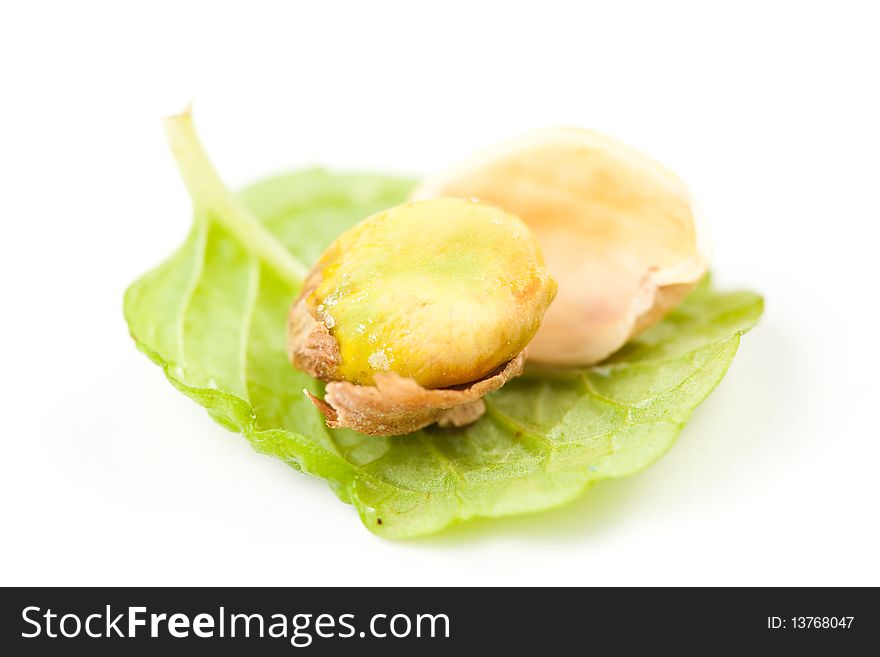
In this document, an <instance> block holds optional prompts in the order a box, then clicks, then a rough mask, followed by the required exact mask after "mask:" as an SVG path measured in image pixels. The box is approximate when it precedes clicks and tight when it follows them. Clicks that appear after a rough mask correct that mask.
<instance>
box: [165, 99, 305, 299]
mask: <svg viewBox="0 0 880 657" xmlns="http://www.w3.org/2000/svg"><path fill="white" fill-rule="evenodd" d="M163 123H164V126H165V137H166V138H167V140H168V144H169V146H171V152H172V153H173V154H174V159H175V160H176V161H177V167H178V169H179V170H180V175H181V176H182V177H183V181H184V183H185V184H186V188H187V190H188V191H189V195H190V197H192V201H193V206H194V208H195V212H196V215H197V216H198V215H199V213H200V211H201V212H204V213H206V214H207V216H208V217H210V218H211V219H213V220H215V221H217V223H219V224H220V225H221V226H223V228H225V229H226V230H227V231H229V232H230V233H232V235H234V236H235V237H236V238H237V239H238V240H239V241H240V242H241V244H242V246H244V247H245V249H247V250H248V252H250V254H251V255H252V256H254V257H255V258H258V259H259V260H262V261H263V262H264V263H266V264H267V265H268V266H269V267H271V268H272V270H273V271H274V272H275V273H276V274H278V275H279V276H280V277H281V278H282V279H284V280H285V281H287V282H288V283H290V284H291V285H292V286H294V287H297V286H299V285H301V284H302V282H303V280H304V279H305V277H306V274H307V273H308V267H306V265H304V264H303V263H302V262H300V261H299V260H298V259H297V258H296V257H295V256H294V255H293V254H292V253H290V251H288V250H287V249H286V248H285V246H284V245H283V244H282V243H281V242H279V241H278V238H276V237H275V236H274V235H273V234H272V233H271V232H269V230H267V229H266V227H265V226H264V225H263V223H262V222H261V221H260V220H259V219H258V218H257V217H255V216H254V214H253V213H252V212H251V211H250V210H249V209H248V208H247V206H245V204H244V203H242V202H241V200H240V199H239V198H238V197H237V196H236V195H235V194H233V193H232V192H231V191H230V190H229V188H228V187H226V185H225V184H224V183H223V181H222V180H221V179H220V175H219V174H218V173H217V170H216V169H215V168H214V165H213V164H211V160H210V159H209V158H208V154H207V153H206V152H205V149H204V147H203V146H202V143H201V141H200V140H199V136H198V134H197V133H196V129H195V125H194V124H193V120H192V112H191V110H190V108H189V107H187V109H186V110H184V111H183V112H181V113H180V114H175V115H173V116H169V117H166V118H165V119H164V120H163Z"/></svg>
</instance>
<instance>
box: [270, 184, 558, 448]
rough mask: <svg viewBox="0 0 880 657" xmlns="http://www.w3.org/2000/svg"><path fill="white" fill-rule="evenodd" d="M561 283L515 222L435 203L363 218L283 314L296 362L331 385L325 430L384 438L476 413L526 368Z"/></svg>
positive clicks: (461, 205) (484, 209)
mask: <svg viewBox="0 0 880 657" xmlns="http://www.w3.org/2000/svg"><path fill="white" fill-rule="evenodd" d="M555 292H556V283H555V282H554V281H553V279H552V278H551V277H550V275H549V273H548V272H547V270H546V269H545V267H544V263H543V259H542V257H541V253H540V250H539V248H538V245H537V242H536V240H535V238H534V236H533V235H532V232H531V231H530V230H529V229H528V227H527V226H526V225H525V224H524V223H523V222H522V221H521V220H520V219H519V218H517V217H516V216H514V215H512V214H510V213H508V212H505V211H504V210H502V209H501V208H499V207H497V206H495V205H491V204H488V203H483V202H478V201H473V200H463V199H456V198H437V199H432V200H429V201H420V202H413V203H407V204H404V205H402V206H398V207H396V208H391V209H389V210H385V211H383V212H380V213H378V214H376V215H373V216H372V217H369V218H367V219H365V220H364V221H362V222H361V223H359V224H358V225H356V226H354V227H353V228H351V229H350V230H348V231H346V232H345V233H343V234H342V235H341V236H340V237H339V238H337V240H336V241H335V242H334V243H333V244H331V245H330V247H329V248H328V249H327V250H326V251H325V253H324V254H323V255H322V256H321V258H320V259H319V260H318V262H317V263H316V264H315V266H314V267H313V269H312V270H311V272H310V273H309V275H308V277H307V279H306V282H305V284H304V286H303V289H302V292H301V293H300V296H299V298H297V300H296V301H295V302H294V304H293V306H292V308H291V311H290V315H289V318H288V333H287V335H288V340H287V342H288V352H289V357H290V360H291V362H292V363H293V364H294V365H295V366H296V367H298V368H299V369H301V370H303V371H305V372H308V373H309V374H311V375H312V376H315V377H317V378H320V379H322V380H324V381H328V382H330V383H328V385H327V392H326V395H325V398H324V400H318V399H317V398H315V397H314V396H311V395H310V398H311V399H312V401H313V402H315V404H316V405H317V406H318V408H319V409H321V411H322V412H323V413H324V415H325V417H326V418H327V421H328V424H329V425H330V426H344V427H350V428H353V429H356V430H358V431H361V432H363V433H372V434H381V435H391V434H399V433H406V432H409V431H413V430H415V429H417V428H419V427H422V426H425V425H427V424H431V423H432V422H441V423H449V424H455V425H461V424H466V423H467V422H470V421H473V420H475V419H476V418H477V417H479V415H480V414H482V412H483V405H482V402H480V398H481V397H482V396H483V395H484V394H486V393H487V392H489V391H491V390H494V389H497V388H499V387H501V386H502V385H503V384H504V383H505V382H506V381H507V380H508V379H509V378H510V377H512V376H516V375H517V374H519V372H520V371H521V370H522V361H523V356H522V352H523V350H524V349H525V346H526V345H527V344H528V343H529V341H530V340H531V339H532V337H533V336H534V335H535V333H536V332H537V330H538V328H539V327H540V324H541V320H542V318H543V316H544V313H545V311H546V310H547V307H548V306H549V305H550V302H551V301H552V300H553V296H554V294H555Z"/></svg>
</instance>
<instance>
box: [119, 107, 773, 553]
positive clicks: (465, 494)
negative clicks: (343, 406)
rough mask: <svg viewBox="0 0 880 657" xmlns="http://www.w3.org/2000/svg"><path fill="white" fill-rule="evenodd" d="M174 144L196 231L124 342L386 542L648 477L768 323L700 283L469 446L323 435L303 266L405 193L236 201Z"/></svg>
mask: <svg viewBox="0 0 880 657" xmlns="http://www.w3.org/2000/svg"><path fill="white" fill-rule="evenodd" d="M183 120H184V121H188V116H186V115H185V116H184V117H183ZM169 138H170V139H171V141H172V145H173V146H174V150H175V155H176V156H177V158H178V163H179V164H180V166H181V170H182V172H183V173H184V178H185V180H186V182H187V185H188V187H189V189H190V192H191V194H192V195H193V197H194V207H195V221H194V223H193V228H192V231H191V232H190V234H189V236H188V238H187V239H186V241H185V242H184V244H183V245H182V246H181V247H180V248H179V249H178V250H177V252H176V253H175V254H174V255H172V256H171V257H170V258H169V259H168V260H167V261H165V263H164V264H162V265H161V266H159V267H158V268H157V269H155V270H153V271H151V272H149V273H148V274H146V275H145V276H143V277H142V278H141V279H139V280H138V281H137V282H135V283H134V284H133V285H132V286H131V287H130V288H129V290H128V292H127V293H126V296H125V316H126V319H127V321H128V325H129V330H130V332H131V334H132V336H133V337H134V339H135V341H136V343H137V345H138V347H139V348H140V349H141V350H142V351H143V352H144V353H146V354H147V355H148V356H149V357H150V358H151V359H152V360H153V361H154V362H156V363H157V364H158V365H160V366H161V367H162V368H163V369H164V371H165V373H166V375H167V376H168V378H169V380H170V381H171V383H172V384H173V385H174V386H175V387H177V388H178V389H179V390H181V391H182V392H183V393H184V394H186V395H188V396H189V397H191V398H192V399H193V400H195V401H196V402H197V403H199V404H201V405H202V406H204V407H205V408H206V409H207V410H208V412H209V413H210V415H211V416H212V417H213V418H214V419H215V420H216V421H217V422H219V423H220V424H222V425H223V426H224V427H227V428H228V429H231V430H233V431H238V432H241V433H242V434H243V435H244V436H245V437H246V438H247V439H248V440H249V441H250V442H251V444H252V445H253V446H254V448H255V449H257V450H258V451H260V452H262V453H265V454H269V455H272V456H275V457H277V458H280V459H282V460H283V461H285V462H287V463H289V464H290V465H292V466H294V467H296V468H297V469H299V470H302V471H303V472H307V473H309V474H312V475H315V476H318V477H323V478H324V479H326V480H327V481H328V483H329V484H330V487H331V488H332V489H333V491H334V492H335V493H336V494H337V495H338V496H339V498H340V499H342V500H343V501H345V502H349V503H351V504H353V505H354V506H355V507H356V508H357V510H358V513H359V514H360V516H361V519H362V521H363V522H364V524H365V525H366V526H367V527H368V528H369V529H370V530H372V531H374V532H376V533H378V534H381V535H384V536H393V537H409V536H417V535H422V534H428V533H431V532H436V531H439V530H441V529H443V528H444V527H448V526H450V525H452V524H455V523H458V522H462V521H464V520H468V519H470V518H476V517H496V516H505V515H511V514H517V513H524V512H531V511H538V510H542V509H547V508H550V507H554V506H558V505H560V504H563V503H565V502H568V501H570V500H571V499H573V498H574V497H576V496H577V495H579V494H580V493H582V492H583V491H584V490H585V489H586V488H587V487H588V486H589V485H590V484H592V483H593V482H595V481H598V480H600V479H604V478H608V477H621V476H625V475H630V474H633V473H635V472H638V471H639V470H641V469H643V468H645V467H647V466H648V465H649V464H651V463H652V462H653V461H655V460H656V459H657V458H658V457H659V456H660V455H662V454H663V453H664V452H665V451H666V450H667V449H669V447H670V446H671V445H672V443H673V442H674V441H675V438H676V437H677V435H678V433H679V432H680V431H681V428H682V426H683V425H684V423H685V422H686V421H687V419H688V417H689V416H690V414H691V412H692V411H693V409H694V408H695V407H696V406H697V405H698V404H699V403H700V402H701V401H702V400H703V399H705V398H706V396H707V395H708V394H709V393H710V392H711V391H712V389H713V388H714V387H715V386H716V385H717V384H718V382H719V381H720V380H721V378H722V377H723V376H724V373H725V372H726V370H727V368H728V366H729V365H730V363H731V360H732V359H733V356H734V354H735V353H736V350H737V347H738V346H739V342H740V337H741V335H742V334H743V333H744V332H745V331H747V330H748V329H749V328H750V327H752V326H753V325H754V323H755V322H756V321H757V319H758V317H759V316H760V314H761V311H762V307H763V303H762V300H761V298H760V297H759V296H757V295H755V294H752V293H750V292H733V293H719V292H716V291H713V290H712V288H711V285H710V283H709V281H708V280H706V281H704V282H703V283H702V284H701V285H700V287H699V288H698V289H697V290H695V291H694V292H693V293H692V294H691V295H690V296H689V297H688V299H687V300H686V301H685V303H684V304H682V305H681V306H680V307H679V308H678V309H677V310H675V311H674V312H673V313H672V314H670V315H669V316H668V317H667V318H666V319H665V320H664V321H663V322H661V323H660V324H658V325H657V326H655V327H654V328H652V329H651V330H650V331H648V332H647V333H645V334H643V335H642V336H640V337H639V338H637V339H635V340H633V341H632V342H631V343H630V344H628V345H627V346H625V347H624V348H623V349H622V350H621V351H619V352H618V353H617V354H615V355H614V356H612V357H611V358H610V359H608V360H607V361H606V362H605V363H602V364H601V365H599V366H596V367H592V368H587V369H580V370H566V371H538V370H534V369H532V370H527V372H526V374H525V375H524V376H523V377H521V378H519V379H515V380H513V381H511V382H510V383H508V384H507V385H506V386H505V387H504V388H502V389H501V390H499V391H498V392H495V393H493V394H492V395H490V396H489V397H487V398H486V402H487V407H488V412H487V413H486V415H485V416H484V417H483V418H481V419H480V420H479V421H478V422H476V423H475V424H473V425H471V426H469V427H466V428H464V429H440V428H437V427H431V428H428V429H425V430H422V431H419V432H416V433H414V434H410V435H407V436H397V437H389V438H376V437H371V436H365V435H361V434H358V433H355V432H353V431H348V430H330V429H328V428H327V427H326V426H325V424H324V421H323V419H322V417H321V415H320V414H319V413H318V411H317V410H316V409H315V408H314V407H313V406H312V405H311V403H309V401H308V400H307V399H306V398H305V396H304V395H303V393H302V390H303V388H307V389H309V390H310V391H312V392H314V393H315V394H318V395H320V394H322V393H323V385H322V384H321V383H320V382H319V381H315V380H314V379H311V378H310V377H308V376H306V375H305V374H302V373H301V372H298V371H297V370H295V369H294V368H293V367H291V366H290V364H289V363H288V360H287V356H286V349H285V331H284V325H285V318H286V315H287V310H288V307H289V305H290V303H291V301H292V300H293V298H294V297H295V295H296V293H297V289H298V286H299V281H300V280H301V278H302V275H303V274H304V272H305V271H306V269H307V268H306V266H305V263H311V262H313V261H314V260H316V259H317V258H318V256H319V255H320V254H321V252H322V251H323V250H324V248H325V247H326V246H327V245H328V244H329V243H330V242H331V241H332V240H333V238H334V237H336V236H337V235H338V234H339V233H340V232H342V231H344V230H345V229H347V228H348V227H350V226H352V225H353V224H355V223H356V222H358V221H359V220H361V219H363V218H364V217H366V216H368V215H370V214H372V213H374V212H376V211H378V210H380V209H383V208H386V207H389V206H392V205H395V204H398V203H400V202H401V201H403V200H404V199H406V197H407V195H408V194H409V192H410V190H411V188H412V187H413V184H414V181H412V180H409V179H404V178H397V177H391V176H379V175H368V174H358V175H339V174H331V173H328V172H326V171H323V170H320V169H312V170H307V171H302V172H298V173H292V174H289V175H284V176H278V177H274V178H270V179H268V180H265V181H263V182H260V183H257V184H256V185H253V186H252V187H250V188H248V189H246V190H245V191H244V192H243V193H242V194H241V195H240V196H239V197H235V196H233V195H231V194H229V192H227V191H226V190H225V188H224V187H223V185H222V183H221V182H220V179H219V178H218V177H217V176H216V172H214V170H213V168H212V167H211V166H210V163H209V162H208V161H207V159H206V158H205V157H204V153H203V151H201V147H200V146H199V145H198V142H197V140H196V139H195V135H194V133H193V132H192V131H191V125H187V124H186V123H178V124H174V125H170V126H169ZM279 244H280V245H283V247H286V248H283V249H279V248H278V245H279Z"/></svg>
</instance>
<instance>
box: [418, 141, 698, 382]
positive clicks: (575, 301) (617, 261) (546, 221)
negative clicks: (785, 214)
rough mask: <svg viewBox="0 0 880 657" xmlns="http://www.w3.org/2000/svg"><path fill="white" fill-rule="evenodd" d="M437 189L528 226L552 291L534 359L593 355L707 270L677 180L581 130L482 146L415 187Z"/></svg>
mask: <svg viewBox="0 0 880 657" xmlns="http://www.w3.org/2000/svg"><path fill="white" fill-rule="evenodd" d="M434 196H459V197H464V198H470V197H476V198H479V199H482V200H485V201H489V202H491V203H495V204H497V205H499V206H501V207H502V208H503V209H505V210H507V211H508V212H511V213H513V214H516V215H518V216H519V217H520V218H522V219H523V221H525V222H526V224H528V225H529V227H530V228H531V229H532V231H533V232H534V233H535V236H536V237H537V239H538V242H539V243H540V245H541V250H542V252H543V254H544V260H545V262H546V264H547V268H548V269H549V270H550V273H551V274H552V275H553V276H554V277H555V278H556V280H557V282H558V284H559V291H558V294H557V296H556V300H555V301H554V302H553V304H552V305H551V306H550V308H549V310H548V311H547V313H546V315H545V316H544V322H543V324H542V326H541V328H540V330H539V331H538V333H537V335H536V336H535V337H534V339H533V340H532V342H531V343H529V349H528V352H529V360H530V361H535V362H539V363H545V364H549V365H589V364H592V363H596V362H599V361H601V360H602V359H604V358H606V357H607V356H609V355H610V354H612V353H614V352H615V351H617V350H618V349H619V348H620V347H621V346H623V344H624V343H626V342H627V340H629V339H630V338H631V337H632V336H634V335H635V334H637V333H639V332H640V331H643V330H645V329H647V328H649V327H650V326H651V325H653V324H654V323H656V322H657V321H659V320H660V319H661V318H662V317H663V315H664V314H665V313H666V312H668V311H669V310H671V309H672V308H674V307H675V306H676V305H677V304H678V303H679V302H680V301H681V300H682V299H683V298H684V297H685V296H686V295H687V293H688V292H690V290H691V289H693V287H694V286H695V285H696V283H697V282H698V281H699V279H700V278H701V277H702V276H703V274H704V273H705V272H706V268H707V263H708V254H707V248H706V244H705V231H704V230H703V228H702V227H701V226H700V225H699V221H698V219H697V214H696V212H695V210H694V205H693V202H692V200H691V196H690V194H689V192H688V189H687V188H686V186H685V185H684V183H683V182H682V181H681V180H680V179H679V178H678V177H676V176H675V175H674V174H673V173H671V172H670V171H668V170H667V169H665V168H664V167H663V166H661V165H660V164H659V163H657V162H655V161H654V160H652V159H651V158H649V157H647V156H646V155H643V154H642V153H640V152H638V151H636V150H634V149H632V148H630V147H628V146H626V145H624V144H622V143H620V142H618V141H616V140H614V139H611V138H609V137H606V136H604V135H601V134H598V133H595V132H591V131H589V130H583V129H578V128H555V129H549V130H541V131H537V132H534V133H531V134H529V135H526V136H525V137H522V138H519V139H515V140H512V141H510V142H507V143H504V144H501V145H499V146H496V147H494V148H491V149H489V150H487V151H484V152H483V153H479V154H477V155H476V156H474V157H472V158H470V159H468V160H466V161H465V162H464V163H462V164H461V165H459V166H457V167H454V168H453V169H451V170H450V171H448V172H446V173H443V174H440V175H438V176H436V177H434V178H429V179H428V180H426V181H425V182H424V183H423V184H422V185H420V186H419V188H418V189H417V190H416V191H415V192H414V194H413V197H414V198H431V197H434Z"/></svg>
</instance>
